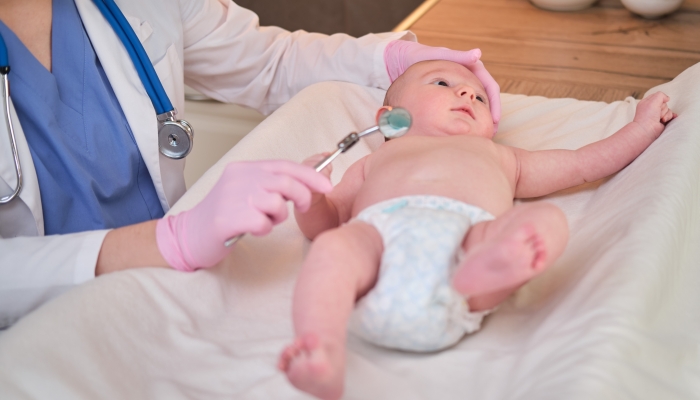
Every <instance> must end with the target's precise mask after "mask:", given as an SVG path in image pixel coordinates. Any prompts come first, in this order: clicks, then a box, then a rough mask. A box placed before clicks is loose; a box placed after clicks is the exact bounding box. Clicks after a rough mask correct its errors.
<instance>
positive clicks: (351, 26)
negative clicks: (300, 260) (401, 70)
mask: <svg viewBox="0 0 700 400" xmlns="http://www.w3.org/2000/svg"><path fill="white" fill-rule="evenodd" d="M235 3H236V4H238V5H240V6H241V7H244V8H247V9H249V10H252V11H254V12H255V13H256V14H258V16H259V17H260V25H263V26H267V25H275V26H280V27H282V28H285V29H287V30H291V31H295V30H298V29H303V30H305V31H308V32H320V33H327V34H333V33H338V32H343V33H347V34H349V35H352V36H362V35H365V34H367V33H370V32H373V33H376V32H388V31H391V30H392V29H394V27H395V26H396V25H398V24H399V22H401V21H402V20H403V19H404V18H406V17H407V16H408V15H409V14H410V13H411V12H412V11H413V10H414V9H416V8H417V7H418V6H419V5H420V4H421V3H423V0H292V1H280V0H238V1H235Z"/></svg>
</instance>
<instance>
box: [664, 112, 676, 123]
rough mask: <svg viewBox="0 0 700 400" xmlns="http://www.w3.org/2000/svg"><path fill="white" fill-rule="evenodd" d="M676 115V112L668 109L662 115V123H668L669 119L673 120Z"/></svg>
mask: <svg viewBox="0 0 700 400" xmlns="http://www.w3.org/2000/svg"><path fill="white" fill-rule="evenodd" d="M675 117H676V114H674V113H673V111H671V110H668V109H667V110H666V112H665V113H663V114H662V115H661V123H663V124H667V123H668V122H669V121H671V120H672V119H674V118H675Z"/></svg>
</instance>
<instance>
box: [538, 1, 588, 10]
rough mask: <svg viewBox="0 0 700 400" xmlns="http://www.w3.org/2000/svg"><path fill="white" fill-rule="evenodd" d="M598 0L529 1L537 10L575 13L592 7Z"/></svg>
mask: <svg viewBox="0 0 700 400" xmlns="http://www.w3.org/2000/svg"><path fill="white" fill-rule="evenodd" d="M596 1H598V0H530V2H531V3H532V4H534V5H536V6H537V7H539V8H544V9H545V10H552V11H576V10H583V9H584V8H588V7H590V6H592V5H593V3H595V2H596Z"/></svg>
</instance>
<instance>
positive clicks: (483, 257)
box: [453, 202, 569, 311]
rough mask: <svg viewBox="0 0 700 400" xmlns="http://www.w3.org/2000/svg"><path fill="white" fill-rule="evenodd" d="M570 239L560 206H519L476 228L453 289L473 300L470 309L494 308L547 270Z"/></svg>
mask: <svg viewBox="0 0 700 400" xmlns="http://www.w3.org/2000/svg"><path fill="white" fill-rule="evenodd" d="M568 237H569V230H568V226H567V222H566V216H565V215H564V213H563V212H562V211H561V210H560V209H559V208H558V207H556V206H554V205H552V204H549V203H544V202H537V203H528V204H521V205H518V206H515V207H513V208H512V209H511V210H509V211H508V212H506V213H505V214H503V215H501V216H500V217H498V218H497V219H495V220H493V221H487V222H482V223H479V224H476V225H474V227H472V229H471V230H470V231H469V233H468V234H467V237H466V238H465V240H464V244H463V247H464V251H465V257H464V260H463V262H462V264H461V265H460V266H459V269H458V270H457V271H456V272H455V275H454V278H453V285H454V287H455V289H456V290H457V291H459V292H460V293H462V294H464V295H465V296H468V297H469V307H470V309H472V310H474V311H479V310H487V309H491V308H493V307H495V306H496V305H498V304H500V303H501V302H502V301H503V300H505V299H506V298H507V297H508V296H509V295H510V294H511V293H513V292H514V291H515V290H517V289H518V288H519V287H520V286H521V285H522V284H524V283H525V282H527V281H529V280H530V279H532V278H533V277H535V276H536V275H538V274H539V273H541V272H542V271H544V270H545V269H546V268H547V267H549V266H550V265H551V264H552V262H553V261H554V260H556V259H557V258H558V257H559V256H560V255H561V253H562V252H563V251H564V248H565V247H566V242H567V240H568Z"/></svg>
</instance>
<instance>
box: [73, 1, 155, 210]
mask: <svg viewBox="0 0 700 400" xmlns="http://www.w3.org/2000/svg"><path fill="white" fill-rule="evenodd" d="M75 4H76V6H77V8H78V12H79V13H80V17H81V19H82V20H83V26H85V30H86V31H87V34H88V36H89V37H90V41H91V42H92V47H93V48H94V49H95V53H96V54H97V57H98V58H99V59H100V62H101V64H102V68H103V69H104V71H105V74H106V75H107V79H109V82H110V84H111V85H112V90H114V94H115V95H116V96H117V100H119V104H120V105H121V107H122V110H123V111H124V115H125V116H126V119H127V121H128V122H129V126H130V127H131V131H132V132H133V134H134V138H135V139H136V144H137V146H138V147H139V151H140V152H141V156H142V157H143V160H144V162H145V163H146V166H147V168H148V172H149V173H150V175H151V179H152V180H153V184H154V186H155V188H156V192H157V193H158V199H159V200H160V203H161V205H162V206H163V208H164V209H165V210H166V211H167V210H168V209H169V206H168V201H167V198H166V195H165V192H164V190H163V182H162V177H161V172H160V160H159V154H160V152H159V151H158V141H157V137H158V122H157V120H156V112H155V109H154V108H153V104H152V103H151V100H150V98H149V97H148V94H147V93H146V89H145V88H144V87H143V84H142V83H141V80H140V79H139V76H138V73H137V72H136V69H135V68H134V64H133V62H132V61H131V58H130V57H129V54H128V53H127V51H126V49H125V48H124V45H123V44H122V42H121V40H120V39H119V37H118V36H117V35H116V33H115V32H114V30H113V29H112V27H111V26H110V25H109V23H108V22H107V20H106V19H105V18H104V17H103V16H102V14H101V13H100V10H99V9H98V8H97V6H95V4H94V3H93V2H92V0H75Z"/></svg>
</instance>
